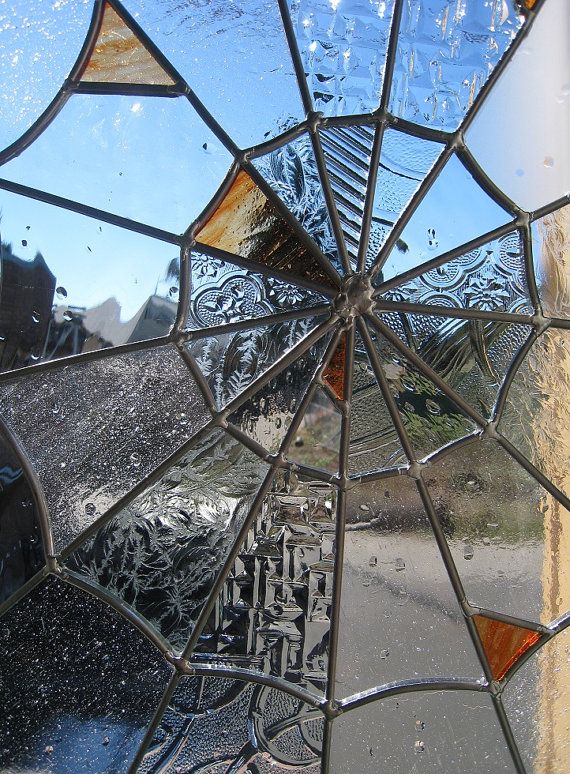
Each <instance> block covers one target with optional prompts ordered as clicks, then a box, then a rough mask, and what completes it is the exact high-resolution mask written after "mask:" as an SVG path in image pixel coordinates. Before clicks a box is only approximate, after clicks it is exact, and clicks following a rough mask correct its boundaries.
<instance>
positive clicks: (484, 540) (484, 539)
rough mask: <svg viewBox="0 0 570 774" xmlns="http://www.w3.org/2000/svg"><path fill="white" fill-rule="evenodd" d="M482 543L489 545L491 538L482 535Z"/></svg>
mask: <svg viewBox="0 0 570 774" xmlns="http://www.w3.org/2000/svg"><path fill="white" fill-rule="evenodd" d="M483 545H484V546H490V545H491V540H490V538H488V537H484V538H483Z"/></svg>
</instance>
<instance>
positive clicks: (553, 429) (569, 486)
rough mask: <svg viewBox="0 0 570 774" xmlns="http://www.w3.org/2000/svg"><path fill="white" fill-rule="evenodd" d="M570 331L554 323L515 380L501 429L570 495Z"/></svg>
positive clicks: (535, 345)
mask: <svg viewBox="0 0 570 774" xmlns="http://www.w3.org/2000/svg"><path fill="white" fill-rule="evenodd" d="M569 389H570V331H569V330H556V329H554V328H549V329H548V330H547V331H545V332H544V333H543V334H542V336H541V337H540V338H539V339H538V341H537V342H536V343H535V344H534V345H533V346H532V348H531V350H530V352H529V353H528V355H527V356H526V358H525V359H524V361H523V362H522V363H521V365H520V367H519V369H518V371H517V372H516V374H515V378H514V379H513V382H512V383H511V386H510V389H509V392H508V394H507V400H506V402H505V408H504V413H503V416H502V418H501V420H500V424H499V430H500V432H501V433H502V434H503V435H504V436H506V438H508V439H509V441H511V442H512V443H513V445H514V446H516V447H517V449H519V451H521V452H522V453H523V454H524V455H525V456H526V457H527V458H528V459H529V460H530V461H531V462H532V463H533V465H535V467H537V468H538V469H539V470H540V471H541V473H544V475H545V476H546V477H547V478H549V479H550V480H551V481H552V482H553V483H554V484H555V485H556V486H557V487H558V488H559V489H561V490H562V491H563V492H565V493H566V494H568V495H570V467H569V466H568V459H569V458H570V434H569V433H568V427H570V403H569V402H568V397H567V396H568V390H569Z"/></svg>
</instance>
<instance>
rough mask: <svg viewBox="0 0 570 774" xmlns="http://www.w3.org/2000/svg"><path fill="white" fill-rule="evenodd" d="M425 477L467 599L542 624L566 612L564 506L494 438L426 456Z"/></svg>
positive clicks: (569, 590) (569, 600)
mask: <svg viewBox="0 0 570 774" xmlns="http://www.w3.org/2000/svg"><path fill="white" fill-rule="evenodd" d="M497 471H500V475H497ZM426 481H427V484H428V487H429V490H430V493H431V497H432V500H433V502H434V506H435V509H436V512H437V514H438V517H439V519H440V522H441V525H442V527H443V530H444V532H445V535H446V538H447V541H448V543H449V547H450V549H451V553H452V555H453V558H454V559H455V564H456V566H457V569H458V571H459V575H460V577H461V580H462V582H463V585H464V587H465V591H466V593H467V598H468V599H469V601H470V602H471V603H472V604H474V605H480V606H482V607H484V608H486V609H487V610H498V611H500V612H501V613H505V614H507V615H512V616H518V617H520V618H523V619H526V620H527V621H540V622H542V623H544V624H548V623H550V622H551V621H552V620H553V619H555V618H557V617H558V616H559V615H561V614H562V613H565V612H566V610H568V609H570V587H569V584H568V569H567V566H566V565H567V562H566V560H565V557H566V556H567V551H568V550H569V549H568V545H569V544H568V541H569V539H570V535H569V534H568V530H567V529H565V525H566V524H568V523H569V514H568V511H567V510H566V509H565V508H564V507H563V506H562V505H561V504H560V503H558V502H557V501H556V500H555V499H554V498H553V497H552V495H550V494H549V493H548V492H547V491H546V490H545V489H543V487H541V486H540V484H539V483H538V482H537V481H536V479H534V478H533V477H532V476H531V475H530V474H529V473H527V472H526V470H525V469H524V468H523V467H521V466H520V465H519V464H518V462H516V461H515V460H514V459H513V458H512V457H511V456H510V454H508V453H507V452H506V451H505V450H504V449H503V448H502V447H501V446H500V445H499V444H498V443H496V442H495V441H490V440H478V441H474V442H471V443H467V444H465V445H463V446H461V447H459V448H457V449H455V450H454V451H453V452H452V453H451V454H446V455H445V456H444V457H442V458H441V459H440V460H434V461H432V463H431V465H430V468H429V475H428V476H426Z"/></svg>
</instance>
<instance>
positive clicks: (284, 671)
mask: <svg viewBox="0 0 570 774" xmlns="http://www.w3.org/2000/svg"><path fill="white" fill-rule="evenodd" d="M336 506H337V490H336V488H335V487H334V486H331V485H330V484H326V483H324V482H321V481H311V480H310V479H308V478H301V477H297V476H295V475H294V474H292V473H291V474H290V473H289V472H287V473H279V474H278V475H277V476H276V478H275V480H274V483H273V486H272V489H271V491H270V492H269V493H268V494H267V495H266V496H265V499H264V500H263V504H262V506H261V509H260V511H259V513H258V514H257V516H256V518H255V520H254V522H253V524H252V526H251V529H250V530H249V533H248V535H247V537H246V539H245V541H244V543H243V545H242V546H241V549H240V552H239V554H238V556H237V558H236V560H235V563H234V565H233V567H232V569H231V571H230V574H229V575H228V577H227V580H226V582H225V584H224V586H223V588H222V591H221V593H220V595H219V597H218V599H217V601H216V605H215V607H214V609H213V611H212V615H211V616H210V620H209V621H208V624H207V626H206V628H205V629H204V631H203V632H202V634H201V636H200V640H199V642H198V645H197V648H196V652H195V654H194V656H193V658H194V659H195V660H197V661H198V662H201V663H202V662H205V663H214V664H216V665H217V666H219V665H221V664H223V665H225V666H227V667H228V668H231V667H234V668H235V667H243V668H246V669H253V670H256V671H261V672H265V673H266V674H271V675H275V676H276V677H283V678H284V679H286V680H289V681H290V682H292V683H295V684H297V685H300V686H302V687H304V688H308V689H309V690H313V691H317V692H319V693H323V692H324V691H325V688H326V682H327V668H328V656H329V634H330V622H331V606H332V582H333V569H334V557H333V545H334V535H335V521H336Z"/></svg>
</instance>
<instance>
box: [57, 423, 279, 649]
mask: <svg viewBox="0 0 570 774" xmlns="http://www.w3.org/2000/svg"><path fill="white" fill-rule="evenodd" d="M266 472H267V467H266V466H265V465H264V463H263V462H262V461H261V460H260V459H259V458H258V457H255V456H254V455H253V454H252V452H250V451H248V450H247V449H246V448H245V447H244V446H242V445H241V444H240V443H238V442H237V441H235V440H234V439H233V438H231V437H230V436H227V435H225V434H224V433H222V432H220V431H215V432H213V433H211V434H210V435H208V436H206V437H205V438H204V439H203V440H199V441H196V442H195V443H194V444H193V446H192V448H191V449H190V450H189V451H188V452H187V453H186V454H185V455H184V457H182V458H181V459H180V460H179V461H178V462H176V463H174V464H173V465H172V466H171V467H170V468H168V470H167V471H166V472H165V473H164V474H163V475H162V477H161V478H160V479H159V480H158V481H157V482H156V483H155V484H152V485H150V486H149V487H148V488H147V489H146V490H144V491H143V492H142V494H140V495H139V496H138V497H137V498H136V499H135V500H133V501H132V502H131V503H130V504H129V505H126V506H125V507H124V508H123V509H122V510H121V511H119V513H117V515H116V516H114V517H113V518H112V519H111V521H109V522H108V523H106V524H105V525H104V526H102V527H101V528H100V529H99V530H98V532H96V533H95V535H94V536H93V537H90V538H89V539H88V540H87V541H86V542H85V543H84V544H83V545H82V546H81V548H78V549H77V550H76V551H75V552H74V553H73V554H71V556H70V557H69V558H68V560H67V566H68V567H69V568H70V569H72V570H74V571H75V572H78V573H81V574H82V575H84V576H85V577H86V578H87V579H88V580H90V581H91V582H93V583H96V584H99V585H100V586H103V587H104V588H105V589H107V591H109V592H111V593H112V594H115V595H116V596H117V597H118V598H119V599H120V600H121V602H122V603H125V604H128V605H131V606H132V607H133V608H135V610H137V611H138V612H139V613H140V615H142V616H144V617H146V618H147V620H148V621H150V623H151V624H152V625H153V626H154V627H155V628H156V629H157V630H158V631H159V632H161V634H163V635H164V637H166V638H168V639H169V640H170V642H171V643H172V644H173V646H174V647H176V648H178V649H180V650H182V649H183V647H184V645H185V643H186V640H187V639H188V637H189V635H190V632H191V630H192V627H193V625H194V622H195V621H196V618H197V617H198V615H199V614H200V611H201V609H202V607H203V605H204V604H205V603H206V601H207V599H208V595H209V592H210V590H211V587H212V584H213V583H214V582H215V580H216V578H217V576H218V573H219V572H220V570H221V568H222V566H223V564H224V561H225V560H226V557H227V555H228V554H229V552H230V550H231V548H232V546H233V544H234V541H235V539H236V537H237V535H238V533H239V530H240V528H241V526H242V524H243V522H244V520H245V519H246V518H247V516H248V513H249V509H250V507H251V505H252V503H253V499H254V497H255V495H256V494H257V491H258V489H259V488H260V486H261V483H262V481H263V479H264V477H265V474H266Z"/></svg>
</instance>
